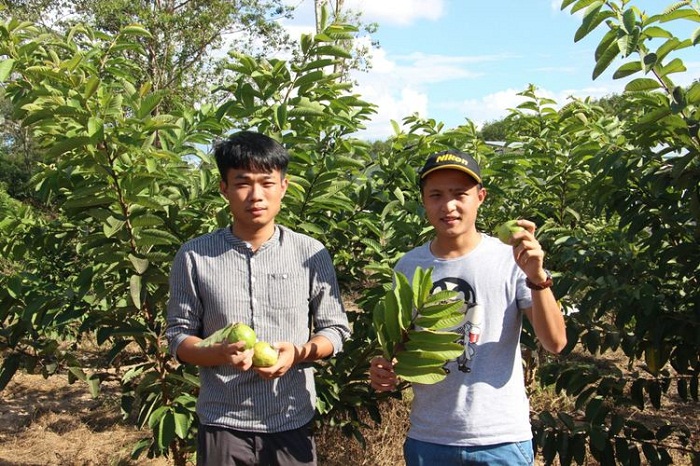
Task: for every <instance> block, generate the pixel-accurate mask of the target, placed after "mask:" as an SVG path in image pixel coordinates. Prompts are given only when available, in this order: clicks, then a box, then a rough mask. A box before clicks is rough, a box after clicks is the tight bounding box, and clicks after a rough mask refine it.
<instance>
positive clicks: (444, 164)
mask: <svg viewBox="0 0 700 466" xmlns="http://www.w3.org/2000/svg"><path fill="white" fill-rule="evenodd" d="M443 168H451V169H453V170H460V171H463V172H464V173H466V174H467V175H469V176H471V177H472V178H474V179H475V180H476V182H477V183H481V170H480V169H479V164H478V163H476V160H474V157H472V156H471V155H469V154H467V153H464V152H461V151H458V150H445V151H442V152H438V153H435V154H432V155H431V156H430V157H428V160H426V161H425V165H423V168H422V169H421V171H420V179H421V180H422V179H424V178H425V177H426V176H427V175H428V174H430V173H432V172H434V171H435V170H441V169H443Z"/></svg>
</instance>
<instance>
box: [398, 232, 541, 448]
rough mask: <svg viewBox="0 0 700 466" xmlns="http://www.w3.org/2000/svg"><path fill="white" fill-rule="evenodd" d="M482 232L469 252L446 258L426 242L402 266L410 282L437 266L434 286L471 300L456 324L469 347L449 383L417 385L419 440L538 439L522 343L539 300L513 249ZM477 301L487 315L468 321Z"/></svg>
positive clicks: (415, 429)
mask: <svg viewBox="0 0 700 466" xmlns="http://www.w3.org/2000/svg"><path fill="white" fill-rule="evenodd" d="M481 237H482V239H481V242H480V243H479V244H478V245H477V247H476V248H475V249H474V250H472V251H471V252H469V253H468V254H466V255H465V256H462V257H458V258H454V259H439V258H437V257H435V256H433V254H432V253H431V252H430V244H429V243H426V244H424V245H422V246H419V247H417V248H416V249H414V250H412V251H410V252H408V253H407V254H406V255H404V256H403V257H402V258H401V260H399V262H398V264H397V265H396V271H397V272H401V273H403V274H404V275H406V276H407V277H408V279H409V282H410V280H411V279H412V277H413V272H414V271H415V269H416V267H421V268H423V269H427V268H429V267H433V284H434V291H439V290H443V289H452V290H457V291H460V292H461V293H462V294H463V295H464V299H465V301H466V303H467V304H468V306H466V307H465V309H464V311H465V319H464V320H463V322H462V323H461V324H460V325H458V326H457V327H455V328H454V329H452V330H453V331H457V332H458V333H462V334H464V341H461V342H462V343H464V344H465V353H464V354H463V355H462V356H461V357H460V358H457V360H456V361H450V362H448V364H447V366H446V369H447V370H448V371H449V373H448V375H447V377H446V378H445V379H444V380H443V381H441V382H439V383H436V384H433V385H422V384H413V393H414V399H413V406H412V409H411V427H410V430H409V432H408V436H409V437H411V438H414V439H416V440H421V441H425V442H431V443H437V444H441V445H460V446H477V445H495V444H499V443H506V442H520V441H525V440H529V439H531V438H532V432H531V429H530V418H529V403H528V400H527V395H526V392H525V383H524V380H523V369H522V361H521V355H520V344H519V342H520V332H521V329H522V315H523V314H522V311H521V310H522V309H525V308H528V307H531V306H532V297H531V294H530V290H529V289H528V288H527V287H526V286H525V274H524V273H523V272H522V270H520V268H519V267H518V266H517V264H516V263H515V260H514V259H513V251H512V248H511V247H509V246H506V245H504V244H503V243H501V242H500V241H499V240H498V239H496V238H493V237H490V236H488V235H485V234H482V236H481ZM475 304H478V306H479V307H480V308H481V312H479V314H482V315H483V318H482V319H479V318H478V317H477V318H476V319H471V320H480V322H468V320H470V318H468V317H467V316H469V315H470V314H469V313H468V312H467V309H472V308H475V306H474V305H475ZM472 324H475V325H472ZM470 334H471V337H472V341H473V343H471V344H469V343H468V342H469V337H470Z"/></svg>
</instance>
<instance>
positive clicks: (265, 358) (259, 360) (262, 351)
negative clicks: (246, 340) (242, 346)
mask: <svg viewBox="0 0 700 466" xmlns="http://www.w3.org/2000/svg"><path fill="white" fill-rule="evenodd" d="M277 357H278V354H277V350H276V349H275V348H273V347H272V345H270V344H269V343H268V342H266V341H259V342H257V343H256V344H255V346H253V365H254V366H255V367H270V366H274V365H275V364H276V363H277Z"/></svg>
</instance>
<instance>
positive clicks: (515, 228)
mask: <svg viewBox="0 0 700 466" xmlns="http://www.w3.org/2000/svg"><path fill="white" fill-rule="evenodd" d="M523 230H524V228H523V227H521V226H519V225H518V221H517V220H508V221H507V222H505V223H503V224H501V225H499V226H498V228H496V236H498V239H500V240H501V242H503V243H505V244H507V245H508V246H511V243H510V239H511V237H512V236H513V234H515V233H518V232H519V231H523Z"/></svg>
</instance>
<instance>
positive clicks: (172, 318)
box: [165, 248, 202, 358]
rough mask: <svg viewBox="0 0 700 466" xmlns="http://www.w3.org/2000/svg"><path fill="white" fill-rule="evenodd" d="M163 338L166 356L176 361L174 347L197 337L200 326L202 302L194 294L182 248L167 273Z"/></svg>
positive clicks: (191, 266) (193, 272)
mask: <svg viewBox="0 0 700 466" xmlns="http://www.w3.org/2000/svg"><path fill="white" fill-rule="evenodd" d="M169 284H170V298H169V300H168V312H167V327H166V330H165V336H166V338H167V340H168V350H169V351H170V354H171V355H172V356H173V357H175V358H177V348H178V347H179V346H180V343H182V342H183V341H184V340H185V339H186V338H187V337H189V336H193V335H195V336H199V335H200V334H201V326H202V303H201V301H200V299H199V293H198V291H197V275H196V268H195V267H194V264H193V262H192V260H191V259H190V256H189V255H188V253H187V250H186V249H185V248H181V249H180V250H179V251H178V253H177V254H176V255H175V259H174V260H173V265H172V269H171V271H170V279H169Z"/></svg>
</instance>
